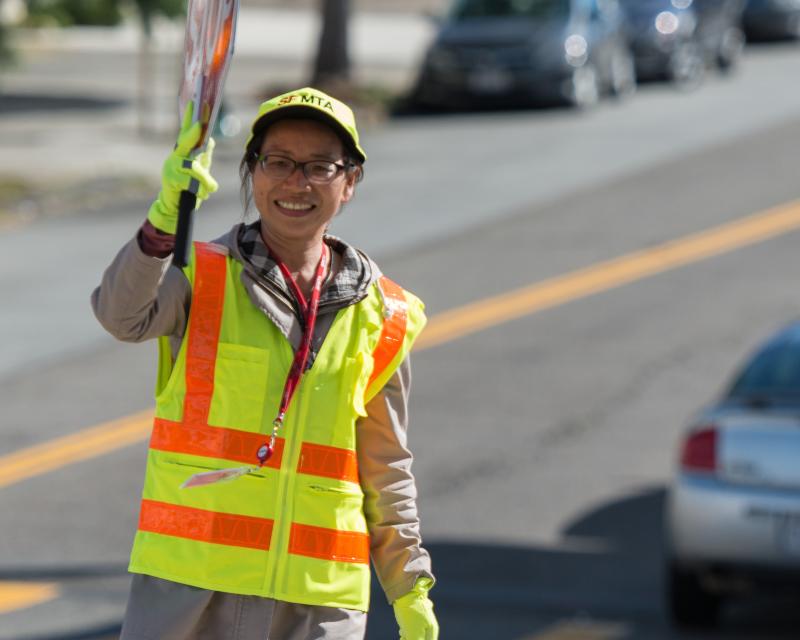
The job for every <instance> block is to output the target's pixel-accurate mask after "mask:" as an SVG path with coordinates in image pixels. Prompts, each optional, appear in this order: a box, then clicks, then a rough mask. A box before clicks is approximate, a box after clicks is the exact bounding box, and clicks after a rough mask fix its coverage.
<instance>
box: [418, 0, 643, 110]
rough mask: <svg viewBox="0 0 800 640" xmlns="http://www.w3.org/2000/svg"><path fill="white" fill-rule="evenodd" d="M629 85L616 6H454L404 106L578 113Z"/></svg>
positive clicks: (470, 2) (484, 0)
mask: <svg viewBox="0 0 800 640" xmlns="http://www.w3.org/2000/svg"><path fill="white" fill-rule="evenodd" d="M635 86H636V79H635V72H634V68H633V58H632V56H631V53H630V49H629V47H628V42H627V36H626V32H625V27H624V21H623V15H622V13H621V11H620V9H619V4H618V0H456V2H455V3H454V4H453V6H452V8H451V10H450V12H449V13H448V15H447V17H446V18H445V19H444V20H443V22H442V24H441V27H440V29H439V32H438V34H437V36H436V38H435V40H434V42H433V44H432V45H431V46H430V48H429V49H428V51H427V53H426V56H425V59H424V61H423V64H422V68H421V71H420V74H419V78H418V80H417V83H416V86H415V88H414V90H413V92H412V95H411V100H412V102H413V103H414V104H415V105H417V106H428V107H447V108H460V107H466V108H472V107H477V106H483V105H491V106H500V105H512V106H518V105H524V106H527V105H530V104H537V103H538V104H569V105H573V106H577V107H586V106H589V105H592V104H594V103H595V102H597V101H598V99H599V98H600V96H602V95H604V94H613V95H620V96H621V95H627V94H629V93H631V92H633V91H634V89H635Z"/></svg>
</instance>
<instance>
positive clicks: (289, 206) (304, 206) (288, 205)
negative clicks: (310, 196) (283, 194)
mask: <svg viewBox="0 0 800 640" xmlns="http://www.w3.org/2000/svg"><path fill="white" fill-rule="evenodd" d="M275 204H277V205H278V206H279V207H280V208H281V209H286V210H288V211H296V212H297V213H306V212H308V211H311V210H312V209H314V208H315V207H316V205H313V204H310V203H308V202H289V201H288V200H276V201H275Z"/></svg>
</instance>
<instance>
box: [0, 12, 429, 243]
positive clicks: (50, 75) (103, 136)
mask: <svg viewBox="0 0 800 640" xmlns="http://www.w3.org/2000/svg"><path fill="white" fill-rule="evenodd" d="M318 31H319V21H318V14H317V11H316V10H313V9H311V8H305V9H296V10H292V9H282V8H263V7H255V6H251V5H249V4H248V5H245V6H244V7H243V8H242V10H241V13H240V16H239V21H238V25H237V39H236V54H235V56H234V59H233V62H232V65H231V69H230V72H229V77H228V81H227V83H226V91H225V98H226V107H227V108H228V110H229V112H230V113H232V114H233V115H234V116H235V117H237V118H238V119H239V121H240V122H241V123H242V125H243V127H245V128H246V126H247V123H249V121H250V118H251V117H252V114H253V113H255V110H256V108H257V105H258V103H259V102H260V101H261V100H262V99H263V98H264V97H265V94H266V93H269V92H271V91H272V90H273V89H274V88H276V87H282V88H283V87H293V86H302V85H304V84H307V82H308V77H309V75H310V72H311V64H312V61H313V57H314V55H315V50H316V45H317V37H318ZM433 32H434V25H433V22H432V21H431V20H429V19H428V18H426V17H425V16H424V15H423V14H422V13H397V12H387V11H381V12H372V13H369V12H354V14H353V18H352V23H351V34H350V37H351V57H352V63H353V64H352V66H353V77H354V80H355V82H356V83H357V84H359V85H362V86H372V87H379V88H380V89H381V90H385V91H389V92H394V93H402V92H403V91H404V90H405V89H407V88H408V87H409V86H410V85H411V83H412V82H413V79H414V74H415V72H416V68H417V66H418V63H419V60H420V58H421V56H422V54H423V51H424V49H425V47H426V45H427V43H428V42H429V40H430V39H431V37H432V36H433ZM139 37H140V36H139V31H138V27H137V25H136V24H126V25H123V26H121V27H118V28H89V27H78V28H71V29H46V30H37V31H25V30H22V31H19V32H17V33H16V38H15V42H16V46H17V50H18V53H19V58H20V63H19V65H18V66H17V67H16V68H12V69H9V70H7V71H3V72H2V73H0V151H1V153H0V229H2V227H3V225H4V223H3V218H4V217H5V218H6V224H7V223H8V220H7V219H8V213H9V212H8V205H6V207H5V208H6V215H5V216H3V213H2V210H3V209H4V206H3V201H4V200H5V201H6V202H7V201H8V199H9V197H8V193H9V191H13V190H14V189H21V190H23V191H24V190H25V189H27V188H29V185H31V184H33V185H40V184H42V183H43V182H46V183H47V185H48V187H47V188H48V189H50V190H51V191H55V192H56V193H57V194H58V197H57V198H56V199H58V200H63V198H62V197H61V195H62V191H63V190H64V189H68V190H71V191H72V192H74V191H75V187H76V185H78V190H81V185H84V186H85V187H86V189H88V190H96V188H95V185H96V184H97V183H98V182H99V183H101V184H103V185H105V186H104V188H105V189H106V191H108V185H109V184H111V185H112V187H113V189H112V191H113V190H116V191H117V192H121V193H122V195H123V199H124V198H127V197H128V195H126V194H129V195H131V196H134V197H135V196H136V195H137V194H139V193H141V192H146V193H148V194H152V193H154V191H153V187H155V186H157V183H156V182H155V180H157V177H158V168H159V167H160V165H161V162H162V161H163V157H164V153H165V149H168V147H169V144H170V143H171V141H172V139H173V137H174V135H175V127H176V125H177V115H176V111H177V109H176V106H175V105H176V94H177V87H178V84H179V80H180V64H181V62H180V61H181V58H180V56H181V51H182V46H183V24H182V23H180V22H177V23H173V22H167V21H161V22H159V23H158V24H157V27H156V30H155V36H154V47H153V48H154V58H155V60H156V64H155V70H154V81H153V83H152V85H151V87H150V89H149V91H148V92H147V96H148V98H149V101H150V104H149V105H148V106H147V107H146V108H145V110H144V112H145V113H146V114H147V118H146V123H147V129H148V135H146V136H144V137H143V136H142V135H140V132H139V123H138V117H139V116H138V114H139V113H140V112H139V111H138V110H137V99H138V95H139V91H138V86H139V85H138V74H139V64H138V56H139ZM369 115H370V114H369V113H364V114H362V118H361V124H362V126H368V125H369V124H370V118H369V117H368V116H369ZM244 135H245V134H244V130H242V131H240V133H239V134H238V135H236V136H232V137H231V138H229V139H225V140H220V141H219V142H220V144H219V146H218V152H217V157H220V158H222V157H224V156H225V155H226V154H228V155H231V158H232V159H233V158H235V157H236V156H237V155H238V153H239V149H240V148H241V144H242V142H243V141H244ZM4 185H5V188H4ZM86 189H84V190H86ZM101 191H102V190H101ZM4 192H5V198H4ZM51 199H52V198H51ZM34 200H36V198H34ZM104 202H105V201H104V200H103V198H102V194H101V195H100V197H99V202H97V203H96V205H97V206H99V207H102V206H104ZM22 206H23V209H25V208H26V207H27V209H25V210H24V211H22V215H23V216H25V215H37V210H42V209H45V208H47V206H46V205H42V203H37V202H34V203H30V202H29V203H23V205H22ZM82 206H83V203H78V207H79V208H80V207H82ZM18 213H19V212H15V216H16V214H18Z"/></svg>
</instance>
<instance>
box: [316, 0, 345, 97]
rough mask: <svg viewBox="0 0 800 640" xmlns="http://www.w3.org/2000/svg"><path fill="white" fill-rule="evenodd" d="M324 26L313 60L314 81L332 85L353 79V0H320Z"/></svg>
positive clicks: (318, 84)
mask: <svg viewBox="0 0 800 640" xmlns="http://www.w3.org/2000/svg"><path fill="white" fill-rule="evenodd" d="M320 13H321V16H322V30H321V32H320V38H319V47H318V49H317V55H316V59H315V61H314V74H313V76H312V84H314V85H315V86H320V85H324V86H330V85H341V84H346V83H347V82H348V81H349V80H350V56H349V55H348V46H347V44H348V42H347V41H348V30H347V26H348V19H349V17H350V0H320Z"/></svg>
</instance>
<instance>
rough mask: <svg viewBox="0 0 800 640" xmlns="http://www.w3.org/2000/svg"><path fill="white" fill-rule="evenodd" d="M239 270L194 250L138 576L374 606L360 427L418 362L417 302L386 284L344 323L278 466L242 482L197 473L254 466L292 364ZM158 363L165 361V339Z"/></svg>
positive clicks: (345, 314)
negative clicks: (411, 356) (198, 480)
mask: <svg viewBox="0 0 800 640" xmlns="http://www.w3.org/2000/svg"><path fill="white" fill-rule="evenodd" d="M242 268H243V267H242V265H241V264H240V263H238V262H237V261H235V260H233V259H231V258H230V257H228V256H227V250H226V249H224V248H223V247H219V246H217V245H212V244H201V243H196V244H195V246H194V252H193V257H192V260H191V261H190V264H189V266H188V267H186V269H185V273H186V275H187V277H188V278H189V281H190V282H191V283H192V305H191V311H190V315H189V321H188V328H187V332H186V334H185V336H184V339H183V342H182V344H181V348H180V351H179V353H178V356H177V359H176V361H175V363H174V365H172V363H171V359H169V361H168V362H167V366H166V367H163V366H162V369H161V371H160V375H159V383H158V385H157V394H156V412H155V422H154V426H153V434H152V437H151V440H150V450H149V453H148V461H147V473H146V477H145V484H144V491H143V495H142V505H141V511H140V516H139V528H138V531H137V533H136V539H135V541H134V545H133V551H132V553H131V562H130V567H129V569H130V571H132V572H134V573H144V574H148V575H152V576H156V577H159V578H164V579H167V580H172V581H175V582H180V583H183V584H188V585H193V586H196V587H201V588H204V589H211V590H215V591H224V592H228V593H237V594H243V595H256V596H263V597H269V598H275V599H278V600H283V601H287V602H297V603H302V604H311V605H322V606H329V607H343V608H350V609H360V610H362V611H366V610H367V609H368V608H369V581H370V574H369V534H368V530H367V522H366V519H365V516H364V509H363V503H364V494H363V492H362V489H361V485H360V483H359V476H358V464H357V457H356V421H357V420H358V419H359V417H362V416H365V415H366V411H365V408H364V407H365V404H366V403H367V402H368V401H369V400H370V399H371V398H372V397H374V396H375V394H377V393H378V392H379V391H380V389H381V388H382V387H383V386H384V384H386V382H387V381H388V380H389V378H390V377H391V376H392V375H393V374H394V372H395V371H396V370H397V367H398V366H399V365H400V363H401V362H402V360H403V359H404V358H405V357H406V355H407V354H408V352H409V351H410V350H411V346H412V344H413V342H414V339H415V338H416V337H417V336H418V335H419V332H420V331H421V330H422V328H423V326H424V324H425V315H424V312H423V305H422V303H421V301H420V300H419V299H418V298H416V297H415V296H413V295H412V294H410V293H408V292H406V291H404V290H403V289H401V288H400V287H399V286H398V285H396V284H394V283H393V282H392V281H391V280H389V279H388V278H381V279H380V280H379V281H378V282H376V283H375V284H374V285H373V286H371V287H370V291H369V294H368V295H367V297H366V298H365V299H364V300H362V301H360V302H359V303H357V304H355V305H351V306H348V307H346V308H344V309H341V310H339V311H338V313H337V315H336V318H335V320H334V321H333V324H332V326H331V328H330V330H329V332H328V334H327V337H326V339H325V341H324V343H323V345H322V347H321V349H320V351H319V353H318V354H317V356H316V359H315V361H314V365H313V367H312V368H311V369H310V370H309V371H307V372H306V374H305V375H304V376H303V378H302V380H301V382H300V385H299V388H298V390H297V393H296V394H295V396H294V399H293V400H292V404H291V406H290V407H289V411H288V413H287V415H286V421H285V423H284V426H283V428H282V433H281V434H280V435H281V436H282V437H281V438H279V439H278V441H277V443H276V450H275V454H274V455H273V457H272V458H271V459H270V460H269V461H268V463H267V464H266V465H265V466H264V467H263V468H261V469H260V470H259V471H258V472H256V473H253V474H250V475H246V476H243V477H242V478H240V479H238V480H236V481H235V482H229V483H219V484H214V485H208V486H205V487H199V488H191V489H181V488H180V485H181V484H182V483H183V482H184V481H185V480H186V479H187V478H188V477H189V476H191V475H193V474H195V473H197V472H199V471H206V470H212V469H224V468H228V467H232V466H241V464H242V463H244V464H256V463H257V459H256V451H257V450H258V448H259V447H260V446H261V445H262V444H263V443H264V442H265V441H266V437H265V436H266V435H267V434H268V433H269V432H270V431H271V427H272V419H273V418H274V416H275V413H276V411H277V408H278V403H279V401H280V396H281V392H282V389H283V384H284V381H285V379H286V375H287V373H288V370H289V367H290V365H291V363H292V359H293V355H294V354H293V352H292V348H291V345H290V344H289V342H288V341H287V340H286V338H285V337H284V336H283V335H282V334H281V333H280V332H279V330H278V329H277V327H276V326H275V325H274V324H273V323H272V322H271V321H270V320H268V319H267V318H266V317H265V315H264V314H263V312H261V311H260V310H259V309H257V308H256V307H255V306H254V305H253V304H252V302H251V301H250V299H249V297H248V294H247V291H246V290H245V288H244V287H243V286H242V285H241V281H240V276H241V273H242ZM161 347H162V354H161V355H162V364H163V363H164V362H165V359H164V355H165V351H164V349H163V347H164V342H163V341H162V344H161Z"/></svg>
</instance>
